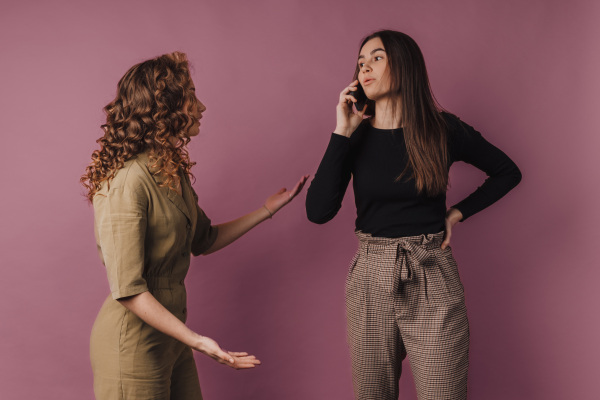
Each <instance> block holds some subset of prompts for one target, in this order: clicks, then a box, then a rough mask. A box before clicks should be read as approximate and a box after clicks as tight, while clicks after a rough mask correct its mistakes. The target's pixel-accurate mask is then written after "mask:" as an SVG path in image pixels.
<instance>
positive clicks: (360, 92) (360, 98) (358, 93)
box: [350, 83, 367, 111]
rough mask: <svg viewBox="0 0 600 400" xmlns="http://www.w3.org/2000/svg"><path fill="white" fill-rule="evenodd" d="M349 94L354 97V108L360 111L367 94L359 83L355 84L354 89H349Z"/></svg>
mask: <svg viewBox="0 0 600 400" xmlns="http://www.w3.org/2000/svg"><path fill="white" fill-rule="evenodd" d="M350 95H351V96H352V97H354V98H355V99H356V103H354V106H355V107H356V110H357V111H362V109H363V108H364V107H365V103H366V102H367V95H366V94H365V91H364V89H363V87H362V86H361V84H360V83H359V84H358V85H357V86H356V90H354V91H352V90H351V91H350Z"/></svg>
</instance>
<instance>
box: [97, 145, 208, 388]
mask: <svg viewBox="0 0 600 400" xmlns="http://www.w3.org/2000/svg"><path fill="white" fill-rule="evenodd" d="M150 166H151V162H150V160H149V157H148V154H147V153H142V154H139V155H138V156H137V157H134V158H133V159H130V160H128V161H127V162H125V165H124V166H123V168H121V169H120V170H119V171H117V173H116V175H115V177H114V179H113V180H111V182H110V189H108V188H107V186H106V184H104V185H103V186H102V188H101V190H100V191H99V192H98V193H97V194H96V195H95V196H94V200H93V205H94V216H95V218H94V222H95V223H94V232H95V236H96V243H97V245H98V253H99V255H100V258H101V259H102V262H103V264H104V265H105V266H106V271H107V274H108V282H109V285H110V291H111V295H109V296H108V298H107V299H106V301H105V302H104V304H103V305H102V308H101V310H100V312H99V314H98V316H97V318H96V321H95V323H94V326H93V328H92V334H91V340H90V358H91V363H92V370H93V373H94V393H95V395H96V398H97V399H98V400H104V399H111V400H114V399H144V400H150V399H161V400H163V399H202V394H201V392H200V384H199V381H198V374H197V371H196V366H195V363H194V359H193V355H192V349H191V348H190V347H188V346H186V345H184V344H183V343H181V342H179V341H177V340H175V339H173V338H171V337H170V336H167V335H165V334H163V333H161V332H159V331H157V330H156V329H154V328H152V327H151V326H149V325H148V324H146V323H145V322H143V321H142V320H141V319H140V318H138V317H137V316H136V315H135V314H134V313H132V312H131V311H129V310H127V309H126V308H125V307H124V306H122V305H121V304H120V303H119V302H118V301H117V299H120V298H123V297H127V296H132V295H135V294H139V293H142V292H145V291H150V293H152V295H153V296H154V297H155V298H156V299H157V300H158V301H159V302H160V303H161V304H162V305H163V306H164V307H166V308H167V309H168V310H169V311H170V312H171V313H173V314H174V315H175V316H176V317H177V318H179V319H180V320H181V321H183V322H185V321H186V317H187V309H186V291H185V286H184V278H185V276H186V274H187V271H188V268H189V265H190V253H191V254H194V255H199V254H202V253H203V252H205V251H206V250H207V249H208V248H209V247H210V246H211V245H212V244H213V243H214V241H215V239H216V237H217V228H216V227H214V226H211V222H210V219H209V218H208V217H207V216H206V215H205V214H204V212H203V211H202V210H201V209H200V207H199V206H198V196H197V195H196V193H195V192H194V190H193V189H192V186H191V184H190V181H189V178H188V177H187V175H185V174H183V175H185V176H182V179H181V188H182V196H180V195H179V194H177V193H176V192H175V191H173V190H169V189H167V188H166V187H159V186H158V185H157V183H160V181H161V180H162V179H163V178H161V177H160V176H154V175H153V172H155V170H156V168H151V167H150ZM180 176H181V175H180Z"/></svg>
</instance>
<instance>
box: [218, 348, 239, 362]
mask: <svg viewBox="0 0 600 400" xmlns="http://www.w3.org/2000/svg"><path fill="white" fill-rule="evenodd" d="M218 356H219V358H220V359H221V360H223V361H226V362H228V363H230V364H233V363H234V362H235V359H234V358H233V357H232V356H231V355H229V354H228V353H226V352H224V351H223V350H219V354H218Z"/></svg>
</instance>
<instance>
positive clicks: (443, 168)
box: [354, 30, 448, 196]
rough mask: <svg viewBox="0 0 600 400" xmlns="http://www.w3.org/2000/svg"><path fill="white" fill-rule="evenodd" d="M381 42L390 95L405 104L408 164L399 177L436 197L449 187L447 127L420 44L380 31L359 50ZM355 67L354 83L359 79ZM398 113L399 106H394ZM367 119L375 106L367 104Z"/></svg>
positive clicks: (405, 37)
mask: <svg viewBox="0 0 600 400" xmlns="http://www.w3.org/2000/svg"><path fill="white" fill-rule="evenodd" d="M377 37H378V38H380V39H381V41H382V43H383V46H384V49H385V52H386V54H387V62H388V64H387V66H388V69H389V73H390V85H391V87H390V92H391V93H392V94H396V95H398V96H400V99H401V100H402V101H401V103H402V106H401V108H402V110H401V111H402V121H401V122H402V125H403V129H404V141H405V143H406V151H407V153H408V163H407V164H406V167H405V168H404V170H403V171H402V172H401V173H400V175H399V176H398V177H397V178H396V181H399V180H400V179H401V178H402V177H403V176H404V175H408V174H409V172H410V175H408V179H410V178H414V180H415V185H416V189H417V192H418V193H419V194H422V193H425V194H426V195H428V196H436V195H440V194H442V193H445V192H446V189H447V187H448V166H447V165H448V149H447V144H446V136H447V126H446V122H445V120H444V117H443V116H442V115H441V111H442V108H441V107H440V106H439V104H438V102H437V101H436V99H435V97H434V96H433V93H432V92H431V86H430V84H429V78H428V76H427V69H426V68H425V59H424V58H423V54H422V53H421V49H419V46H418V45H417V43H416V42H415V41H414V40H413V39H412V38H411V37H410V36H408V35H406V34H404V33H401V32H397V31H391V30H381V31H377V32H375V33H372V34H371V35H369V36H367V37H366V38H364V39H363V41H362V43H361V45H360V49H359V55H360V50H362V48H363V46H364V45H365V43H367V42H368V41H369V40H371V39H373V38H377ZM359 71H360V68H359V66H358V65H357V66H356V70H355V72H354V79H358V73H359ZM392 107H393V108H392V111H393V114H394V115H395V113H396V103H395V102H392ZM366 114H367V115H372V116H374V115H375V102H374V101H372V100H368V101H367V112H366Z"/></svg>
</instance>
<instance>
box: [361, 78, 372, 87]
mask: <svg viewBox="0 0 600 400" xmlns="http://www.w3.org/2000/svg"><path fill="white" fill-rule="evenodd" d="M374 81H375V78H367V79H365V80H364V81H363V85H364V86H368V85H369V84H370V83H371V82H374Z"/></svg>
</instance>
